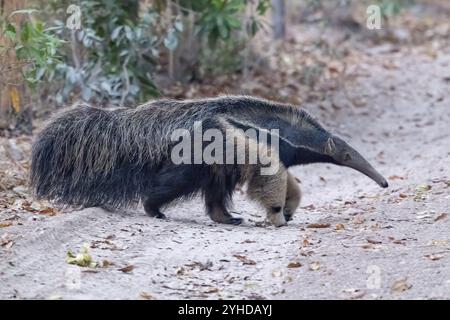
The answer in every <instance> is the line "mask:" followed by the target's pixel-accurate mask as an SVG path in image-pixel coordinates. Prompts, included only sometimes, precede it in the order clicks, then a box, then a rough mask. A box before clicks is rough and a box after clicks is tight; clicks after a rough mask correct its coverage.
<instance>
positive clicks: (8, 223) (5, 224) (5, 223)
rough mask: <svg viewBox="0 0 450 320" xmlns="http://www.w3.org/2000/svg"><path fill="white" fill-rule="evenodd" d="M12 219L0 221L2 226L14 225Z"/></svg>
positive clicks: (0, 226)
mask: <svg viewBox="0 0 450 320" xmlns="http://www.w3.org/2000/svg"><path fill="white" fill-rule="evenodd" d="M12 224H13V223H12V221H3V222H0V228H6V227H10V226H12Z"/></svg>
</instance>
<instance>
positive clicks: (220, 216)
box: [208, 206, 243, 226]
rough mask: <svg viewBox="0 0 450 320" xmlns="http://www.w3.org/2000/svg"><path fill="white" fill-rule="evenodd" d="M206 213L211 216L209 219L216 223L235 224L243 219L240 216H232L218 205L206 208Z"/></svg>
mask: <svg viewBox="0 0 450 320" xmlns="http://www.w3.org/2000/svg"><path fill="white" fill-rule="evenodd" d="M208 214H209V216H210V217H211V220H212V221H214V222H217V223H223V224H232V225H235V226H236V225H238V224H241V223H242V221H243V219H242V218H235V217H233V216H232V215H231V214H229V213H228V211H227V210H225V209H224V208H222V207H220V206H211V207H210V209H209V210H208Z"/></svg>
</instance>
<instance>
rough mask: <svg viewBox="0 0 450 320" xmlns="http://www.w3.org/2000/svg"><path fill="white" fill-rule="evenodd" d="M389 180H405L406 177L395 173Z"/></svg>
mask: <svg viewBox="0 0 450 320" xmlns="http://www.w3.org/2000/svg"><path fill="white" fill-rule="evenodd" d="M388 179H389V180H405V178H404V177H401V176H397V175H393V176H390V177H389V178H388Z"/></svg>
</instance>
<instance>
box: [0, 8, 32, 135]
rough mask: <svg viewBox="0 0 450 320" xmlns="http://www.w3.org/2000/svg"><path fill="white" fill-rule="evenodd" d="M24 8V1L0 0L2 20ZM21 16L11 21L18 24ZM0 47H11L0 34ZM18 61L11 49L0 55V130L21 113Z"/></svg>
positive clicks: (23, 95)
mask: <svg viewBox="0 0 450 320" xmlns="http://www.w3.org/2000/svg"><path fill="white" fill-rule="evenodd" d="M24 8H26V1H25V0H0V14H1V17H2V19H3V18H6V17H8V16H9V15H10V14H11V12H13V11H15V10H19V9H24ZM21 18H22V15H15V16H14V17H13V18H12V21H13V22H14V23H16V24H18V23H19V22H20V19H21ZM0 45H1V46H4V47H5V48H9V47H11V43H10V42H9V40H8V39H6V38H4V37H2V36H1V34H0ZM18 63H19V61H18V60H17V57H16V55H15V52H14V50H13V49H10V50H6V52H3V53H1V54H0V129H8V128H11V127H12V122H13V120H14V119H16V118H17V116H18V115H19V114H20V113H21V112H22V111H23V110H22V106H23V100H24V99H23V98H24V97H25V96H26V95H25V85H24V83H23V79H22V75H21V70H20V68H19V67H18Z"/></svg>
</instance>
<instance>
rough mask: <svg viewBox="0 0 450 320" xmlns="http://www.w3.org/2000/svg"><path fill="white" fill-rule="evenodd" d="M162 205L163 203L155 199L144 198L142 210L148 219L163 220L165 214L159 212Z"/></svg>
mask: <svg viewBox="0 0 450 320" xmlns="http://www.w3.org/2000/svg"><path fill="white" fill-rule="evenodd" d="M162 205H164V202H161V199H156V198H155V197H145V198H144V210H145V213H147V214H148V215H149V216H150V217H154V218H158V219H165V218H166V216H165V214H164V213H162V212H161V211H160V207H161V206H162Z"/></svg>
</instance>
